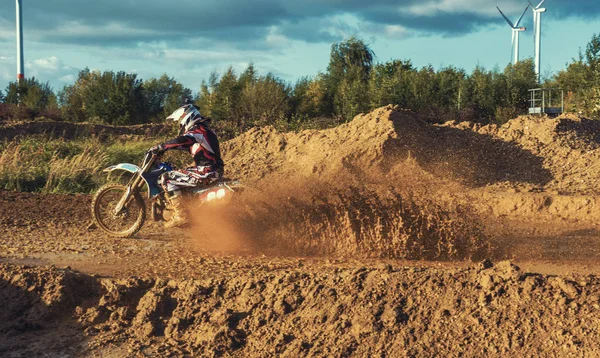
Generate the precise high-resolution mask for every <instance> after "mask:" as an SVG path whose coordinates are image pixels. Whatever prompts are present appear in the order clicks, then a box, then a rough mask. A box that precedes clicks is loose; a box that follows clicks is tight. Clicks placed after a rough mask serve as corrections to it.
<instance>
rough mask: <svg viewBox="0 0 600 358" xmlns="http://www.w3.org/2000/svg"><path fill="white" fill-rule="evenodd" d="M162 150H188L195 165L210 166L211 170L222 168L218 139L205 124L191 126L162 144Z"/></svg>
mask: <svg viewBox="0 0 600 358" xmlns="http://www.w3.org/2000/svg"><path fill="white" fill-rule="evenodd" d="M162 147H163V148H164V150H170V149H180V150H189V152H190V154H192V156H193V157H194V162H195V163H196V166H198V167H201V166H202V167H203V166H210V167H211V168H212V169H213V170H218V169H223V160H222V159H221V150H220V149H219V140H218V139H217V135H216V134H215V132H214V131H213V130H212V129H210V128H208V127H207V126H206V125H205V124H203V123H200V124H198V125H196V126H194V127H192V128H191V129H190V130H189V131H187V132H185V133H184V134H183V135H181V136H179V137H177V138H174V139H171V140H170V141H168V142H166V143H164V144H163V145H162Z"/></svg>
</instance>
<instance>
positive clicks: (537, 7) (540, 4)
mask: <svg viewBox="0 0 600 358" xmlns="http://www.w3.org/2000/svg"><path fill="white" fill-rule="evenodd" d="M544 1H546V0H542V2H540V3H539V4H538V6H536V7H535V8H536V9H539V8H540V6H542V4H543V3H544Z"/></svg>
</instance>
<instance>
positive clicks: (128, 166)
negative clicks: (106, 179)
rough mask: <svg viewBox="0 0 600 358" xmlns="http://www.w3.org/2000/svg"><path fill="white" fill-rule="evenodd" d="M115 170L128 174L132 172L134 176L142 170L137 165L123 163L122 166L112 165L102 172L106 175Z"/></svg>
mask: <svg viewBox="0 0 600 358" xmlns="http://www.w3.org/2000/svg"><path fill="white" fill-rule="evenodd" d="M115 170H124V171H126V172H130V173H132V174H135V173H137V172H139V171H140V170H142V169H141V168H140V167H138V166H137V165H135V164H130V163H121V164H117V165H111V166H110V167H108V168H105V169H104V170H102V171H103V172H105V173H110V172H112V171H115Z"/></svg>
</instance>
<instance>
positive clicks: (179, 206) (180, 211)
mask: <svg viewBox="0 0 600 358" xmlns="http://www.w3.org/2000/svg"><path fill="white" fill-rule="evenodd" d="M169 203H170V204H171V205H170V206H171V209H172V210H173V216H172V217H171V220H169V221H167V222H166V223H165V227H166V228H172V227H182V226H185V225H187V224H188V218H187V213H186V212H185V206H184V205H183V204H184V203H183V196H181V195H177V196H172V197H171V198H169Z"/></svg>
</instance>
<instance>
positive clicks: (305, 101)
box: [290, 74, 325, 119]
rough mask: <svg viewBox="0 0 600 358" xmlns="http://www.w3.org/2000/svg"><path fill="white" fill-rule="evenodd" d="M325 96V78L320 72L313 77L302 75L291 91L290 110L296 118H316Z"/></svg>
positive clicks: (319, 114)
mask: <svg viewBox="0 0 600 358" xmlns="http://www.w3.org/2000/svg"><path fill="white" fill-rule="evenodd" d="M324 98H325V80H324V78H323V75H322V74H319V75H317V77H315V78H312V79H311V78H309V77H304V78H301V79H300V80H298V82H296V84H295V86H294V87H293V89H292V91H291V98H290V105H291V111H292V113H293V114H294V115H295V117H296V118H299V119H307V118H316V117H319V116H321V115H322V113H323V107H324Z"/></svg>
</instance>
